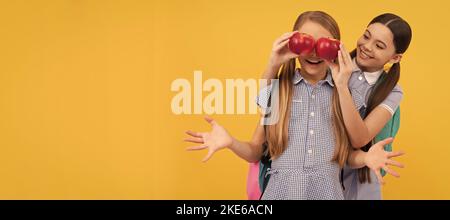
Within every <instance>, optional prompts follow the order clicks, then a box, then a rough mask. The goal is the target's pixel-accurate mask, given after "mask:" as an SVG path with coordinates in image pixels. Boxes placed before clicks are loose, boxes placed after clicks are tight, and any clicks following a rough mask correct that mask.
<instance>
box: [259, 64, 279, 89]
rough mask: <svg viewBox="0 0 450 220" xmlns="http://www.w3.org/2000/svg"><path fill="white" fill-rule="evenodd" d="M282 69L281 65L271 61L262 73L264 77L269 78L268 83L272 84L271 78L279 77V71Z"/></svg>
mask: <svg viewBox="0 0 450 220" xmlns="http://www.w3.org/2000/svg"><path fill="white" fill-rule="evenodd" d="M279 70H280V65H277V64H273V63H272V62H270V61H269V64H267V67H266V69H265V70H264V72H263V73H262V74H261V78H262V79H268V81H267V82H268V85H269V84H270V79H275V78H276V77H277V74H278V71H279Z"/></svg>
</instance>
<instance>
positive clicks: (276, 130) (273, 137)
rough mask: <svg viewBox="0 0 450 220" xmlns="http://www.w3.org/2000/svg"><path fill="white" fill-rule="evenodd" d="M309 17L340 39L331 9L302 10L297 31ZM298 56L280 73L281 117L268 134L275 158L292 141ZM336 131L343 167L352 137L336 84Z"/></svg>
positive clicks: (338, 157) (338, 159)
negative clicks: (343, 114) (327, 10)
mask: <svg viewBox="0 0 450 220" xmlns="http://www.w3.org/2000/svg"><path fill="white" fill-rule="evenodd" d="M307 21H312V22H315V23H317V24H319V25H321V26H322V27H324V28H325V29H326V30H328V31H329V32H330V33H331V35H332V36H333V37H334V38H335V39H338V40H340V37H341V36H340V31H339V26H338V24H337V22H336V21H335V20H334V19H333V18H332V17H331V16H330V15H328V14H327V13H325V12H322V11H307V12H304V13H302V14H300V15H299V16H298V18H297V20H296V21H295V24H294V27H293V31H296V30H299V29H300V27H301V26H302V25H303V24H304V23H305V22H307ZM295 59H296V58H293V59H291V60H289V61H288V62H286V63H284V64H283V65H282V67H281V72H280V74H279V76H278V79H279V83H280V91H279V97H278V98H279V108H278V111H279V112H278V114H279V121H278V123H276V124H274V125H268V126H266V138H267V142H268V146H269V153H270V156H271V157H272V158H277V157H279V156H280V155H281V154H282V153H283V152H284V151H285V150H286V148H287V145H288V127H289V116H290V108H291V101H292V80H293V77H294V74H295V63H296V62H295ZM332 114H333V132H334V136H335V141H336V145H335V153H334V156H333V161H334V162H337V163H338V164H339V165H340V166H341V167H343V166H344V165H345V164H346V162H347V158H348V155H349V153H350V141H349V139H348V135H347V132H346V129H345V125H344V120H343V116H342V111H341V107H340V104H339V96H338V92H337V89H336V87H334V88H333V98H332Z"/></svg>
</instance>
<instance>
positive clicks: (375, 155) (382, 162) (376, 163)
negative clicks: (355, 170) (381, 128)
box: [365, 138, 404, 184]
mask: <svg viewBox="0 0 450 220" xmlns="http://www.w3.org/2000/svg"><path fill="white" fill-rule="evenodd" d="M393 140H394V139H393V138H387V139H384V140H382V141H379V142H378V143H376V144H374V145H373V146H372V147H370V149H369V151H368V152H367V155H366V158H365V164H366V166H367V167H368V168H370V169H371V170H373V171H374V172H375V175H376V176H377V179H378V182H380V183H381V184H384V181H383V177H382V176H381V173H380V169H383V170H384V171H386V173H389V174H391V175H392V176H395V177H400V175H399V174H398V173H397V172H395V171H394V170H393V169H390V168H389V167H388V165H391V166H396V167H400V168H403V167H404V166H403V164H401V163H399V162H397V161H395V160H393V159H392V158H393V157H398V156H401V155H403V154H404V153H403V152H401V151H399V152H388V151H385V150H384V145H386V144H389V143H392V141H393Z"/></svg>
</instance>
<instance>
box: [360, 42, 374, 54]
mask: <svg viewBox="0 0 450 220" xmlns="http://www.w3.org/2000/svg"><path fill="white" fill-rule="evenodd" d="M361 46H362V48H363V50H365V51H369V52H372V47H371V46H370V45H368V43H367V44H363V45H361Z"/></svg>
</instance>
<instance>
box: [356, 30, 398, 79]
mask: <svg viewBox="0 0 450 220" xmlns="http://www.w3.org/2000/svg"><path fill="white" fill-rule="evenodd" d="M400 59H401V54H397V53H395V46H394V36H393V34H392V32H391V30H389V28H388V27H386V26H385V25H383V24H380V23H373V24H371V25H369V26H368V27H367V29H366V31H364V34H363V35H362V36H361V37H360V38H359V39H358V42H357V43H356V63H357V64H358V66H359V67H360V68H361V69H363V70H364V71H368V72H374V71H378V70H381V69H383V67H384V65H385V64H386V63H389V62H391V63H396V62H399V61H400Z"/></svg>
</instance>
